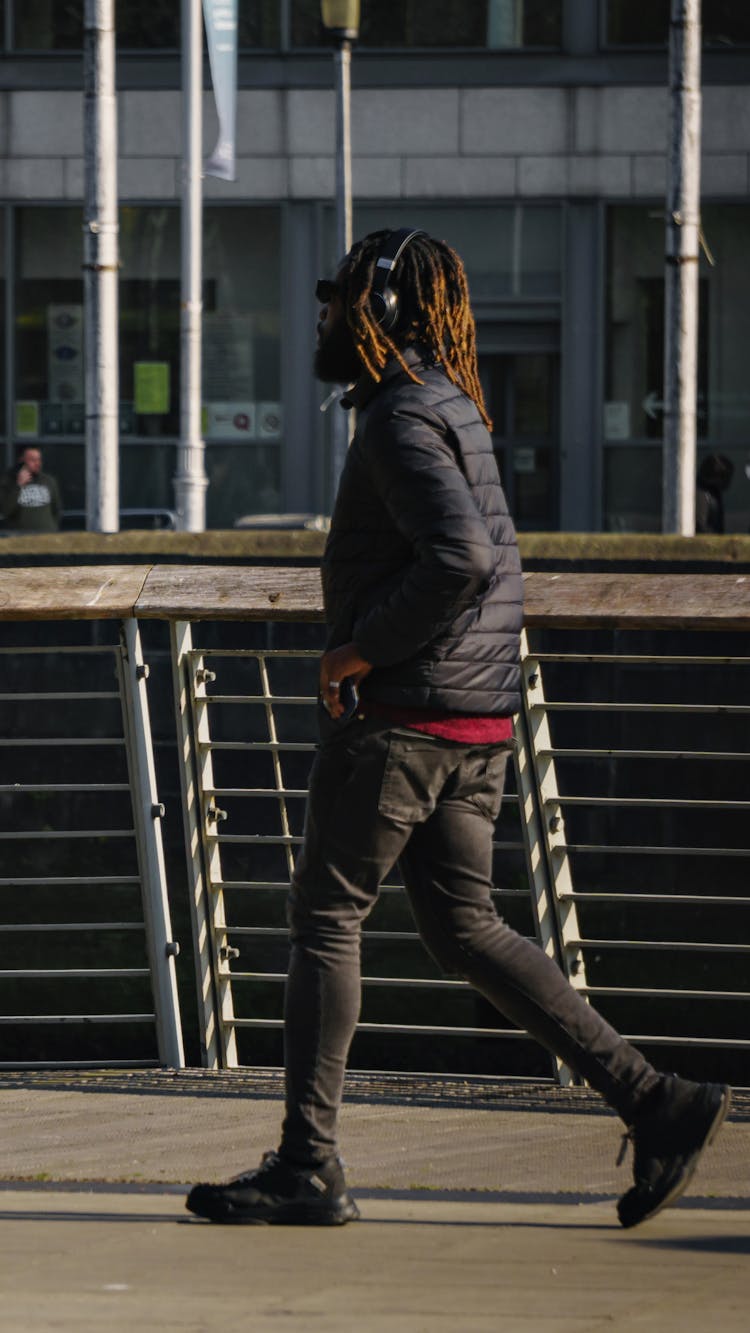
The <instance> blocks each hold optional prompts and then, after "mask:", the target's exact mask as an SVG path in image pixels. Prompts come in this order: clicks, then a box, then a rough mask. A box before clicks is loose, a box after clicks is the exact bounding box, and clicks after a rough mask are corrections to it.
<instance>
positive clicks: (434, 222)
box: [332, 204, 562, 306]
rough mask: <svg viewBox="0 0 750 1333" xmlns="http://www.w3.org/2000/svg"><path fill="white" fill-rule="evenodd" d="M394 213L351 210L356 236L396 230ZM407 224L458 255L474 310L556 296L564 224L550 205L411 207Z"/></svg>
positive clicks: (380, 208)
mask: <svg viewBox="0 0 750 1333" xmlns="http://www.w3.org/2000/svg"><path fill="white" fill-rule="evenodd" d="M398 211H399V209H396V210H394V209H393V208H389V207H388V206H386V205H383V204H378V205H372V206H367V205H361V206H359V205H355V231H356V234H357V235H359V236H365V235H367V233H368V232H371V231H378V230H380V229H381V228H388V227H393V226H398V225H400V223H399V221H398V219H394V212H398ZM409 221H410V222H413V223H414V226H415V227H423V228H424V230H425V231H427V232H429V233H430V235H432V236H436V237H438V238H439V239H440V240H444V241H447V242H448V244H449V245H452V246H453V248H454V250H457V251H458V253H459V254H460V256H461V258H462V260H463V261H464V265H465V267H466V272H467V275H468V279H469V288H470V291H471V299H472V302H473V303H474V304H475V305H476V306H481V305H482V304H486V303H492V302H497V301H503V302H504V301H507V300H513V299H515V298H523V299H534V298H541V299H546V300H550V299H556V298H557V297H559V295H560V281H561V277H560V274H561V262H562V260H561V246H562V220H561V210H560V209H559V208H558V207H556V206H554V205H551V206H544V205H521V204H507V205H502V204H501V205H492V204H491V205H487V206H486V207H484V206H481V205H480V206H477V207H473V208H472V207H458V208H457V207H451V206H450V205H448V206H441V205H439V204H434V205H433V204H416V205H414V204H410V206H409ZM332 261H333V256H332Z"/></svg>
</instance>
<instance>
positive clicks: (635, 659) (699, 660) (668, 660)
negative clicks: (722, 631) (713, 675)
mask: <svg viewBox="0 0 750 1333" xmlns="http://www.w3.org/2000/svg"><path fill="white" fill-rule="evenodd" d="M527 660H528V661H529V662H540V663H544V662H562V663H564V662H612V663H614V664H615V665H616V666H620V665H621V664H622V663H625V664H627V665H634V664H642V663H654V664H657V665H658V664H660V663H663V664H664V665H665V666H750V657H692V656H676V657H674V656H669V655H665V654H663V653H564V652H560V653H529V656H528V659H527Z"/></svg>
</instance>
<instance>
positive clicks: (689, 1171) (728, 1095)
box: [620, 1086, 732, 1231]
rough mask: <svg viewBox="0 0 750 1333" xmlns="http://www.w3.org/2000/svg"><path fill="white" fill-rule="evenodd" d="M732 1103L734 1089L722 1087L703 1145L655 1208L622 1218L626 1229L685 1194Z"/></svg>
mask: <svg viewBox="0 0 750 1333" xmlns="http://www.w3.org/2000/svg"><path fill="white" fill-rule="evenodd" d="M731 1105H732V1090H731V1088H729V1087H726V1086H725V1087H724V1088H723V1089H722V1095H721V1101H720V1103H719V1106H718V1108H717V1110H716V1114H715V1116H714V1118H713V1120H712V1121H711V1123H710V1125H709V1127H708V1130H707V1132H706V1137H705V1138H704V1140H703V1142H702V1143H701V1145H700V1146H699V1147H698V1148H696V1150H695V1152H694V1153H693V1155H692V1157H690V1158H689V1159H688V1161H687V1162H686V1163H685V1167H684V1169H683V1171H682V1174H681V1175H680V1177H679V1179H678V1180H676V1181H675V1183H674V1185H673V1186H672V1188H671V1189H670V1190H669V1191H668V1192H667V1193H666V1194H665V1195H664V1198H663V1199H660V1200H659V1202H658V1203H656V1204H655V1205H654V1207H653V1208H650V1209H649V1211H648V1212H647V1213H643V1214H642V1216H641V1217H636V1218H634V1219H633V1221H632V1222H623V1221H622V1219H620V1225H621V1226H622V1227H623V1228H624V1229H625V1230H626V1231H628V1230H630V1229H631V1228H632V1227H637V1226H640V1224H641V1222H647V1221H648V1220H649V1218H651V1217H656V1215H657V1213H660V1212H661V1211H662V1209H663V1208H668V1207H669V1205H670V1204H672V1203H675V1202H676V1201H677V1199H679V1198H680V1196H681V1195H682V1194H684V1192H685V1190H686V1189H687V1187H688V1185H689V1184H690V1181H691V1180H692V1178H693V1176H694V1175H695V1170H696V1167H697V1165H698V1163H699V1161H700V1159H701V1157H702V1156H703V1154H704V1152H705V1151H706V1149H707V1148H710V1147H711V1144H712V1143H713V1141H714V1139H715V1138H716V1135H717V1134H718V1132H719V1130H720V1129H721V1126H722V1125H723V1123H724V1121H725V1120H726V1117H727V1112H728V1111H729V1108H730V1106H731Z"/></svg>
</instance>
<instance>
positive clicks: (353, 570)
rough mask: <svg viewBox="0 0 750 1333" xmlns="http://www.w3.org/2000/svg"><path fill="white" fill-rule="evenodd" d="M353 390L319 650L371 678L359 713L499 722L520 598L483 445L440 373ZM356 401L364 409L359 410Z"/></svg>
mask: <svg viewBox="0 0 750 1333" xmlns="http://www.w3.org/2000/svg"><path fill="white" fill-rule="evenodd" d="M409 359H410V360H411V361H412V362H413V363H415V369H416V370H417V373H418V374H419V375H420V378H421V379H423V380H424V384H423V385H418V384H414V383H413V381H412V380H410V379H409V377H408V375H406V374H404V372H403V371H402V370H401V368H400V367H399V366H398V363H396V362H392V363H390V364H389V366H388V367H387V368H386V372H385V374H384V376H383V379H382V381H381V382H380V384H378V385H376V386H374V391H373V385H372V381H368V382H367V389H365V390H363V386H362V384H361V383H360V384H359V385H357V386H356V389H355V390H354V391H353V393H352V394H351V397H352V399H353V401H354V402H355V403H356V405H357V406H358V407H360V411H359V417H358V425H357V432H356V435H355V437H354V440H353V442H352V445H351V448H350V450H349V455H348V458H347V461H346V465H345V467H344V470H343V473H342V475H341V482H340V485H339V491H338V496H337V498H336V505H335V508H334V512H333V519H332V522H331V532H330V536H329V538H328V542H327V545H326V551H325V555H324V558H323V593H324V599H325V609H326V619H327V621H328V625H329V630H330V634H329V640H328V647H329V648H333V647H338V646H339V645H340V644H342V643H347V642H349V641H350V640H353V641H354V642H355V643H356V645H357V648H358V649H359V651H360V653H361V655H362V656H363V657H364V658H366V659H367V661H368V662H372V663H373V664H374V667H375V670H373V672H372V673H371V674H370V675H369V676H368V677H367V678H366V679H365V680H364V681H363V684H362V698H363V700H365V701H366V700H368V699H370V700H373V701H375V700H378V701H380V702H381V703H387V704H390V705H391V706H397V707H409V708H435V709H444V710H445V711H448V712H457V713H469V714H496V715H498V716H508V715H510V714H512V713H515V712H516V711H517V710H518V707H519V680H520V671H519V633H520V629H521V622H522V600H523V590H522V583H521V566H520V560H519V556H518V547H517V545H516V537H515V532H514V529H513V523H512V521H511V519H510V516H509V514H508V508H507V505H506V502H505V496H504V495H503V491H502V487H501V485H500V478H499V475H498V471H497V465H496V463H495V457H494V454H493V451H492V442H491V439H490V436H489V433H488V431H487V430H486V429H485V426H484V424H483V422H482V420H481V417H480V416H479V413H478V411H477V409H476V406H475V404H474V403H473V402H472V401H471V399H470V398H468V397H467V396H466V395H465V394H464V393H462V392H461V391H460V390H459V389H457V388H456V387H455V386H454V385H453V384H451V382H450V380H449V379H448V377H447V376H446V375H445V373H444V372H443V370H442V369H441V368H440V367H433V366H429V367H424V366H422V365H419V364H418V358H417V357H416V355H415V354H410V357H409ZM363 399H366V401H365V403H364V405H362V404H363Z"/></svg>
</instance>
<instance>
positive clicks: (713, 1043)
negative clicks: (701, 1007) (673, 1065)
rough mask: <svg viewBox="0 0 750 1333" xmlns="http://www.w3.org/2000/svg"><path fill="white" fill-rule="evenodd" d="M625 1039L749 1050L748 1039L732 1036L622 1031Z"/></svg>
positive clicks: (650, 1043)
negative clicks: (687, 1035) (694, 1035)
mask: <svg viewBox="0 0 750 1333" xmlns="http://www.w3.org/2000/svg"><path fill="white" fill-rule="evenodd" d="M622 1035H623V1036H624V1037H625V1040H626V1041H629V1042H633V1044H634V1045H636V1046H695V1047H696V1048H698V1047H700V1048H701V1049H705V1050H711V1049H712V1048H714V1047H715V1048H716V1049H717V1050H724V1051H750V1041H747V1040H745V1039H744V1038H738V1039H736V1040H735V1038H733V1037H665V1036H661V1035H659V1036H657V1035H655V1034H653V1033H652V1034H650V1035H649V1036H644V1035H643V1034H642V1033H630V1032H629V1033H627V1034H625V1033H623V1034H622Z"/></svg>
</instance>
